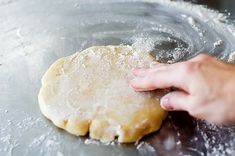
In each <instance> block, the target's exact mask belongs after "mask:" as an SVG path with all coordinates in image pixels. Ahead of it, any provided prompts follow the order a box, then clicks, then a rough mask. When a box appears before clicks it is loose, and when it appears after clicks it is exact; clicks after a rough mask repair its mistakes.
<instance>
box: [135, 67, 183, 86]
mask: <svg viewBox="0 0 235 156" xmlns="http://www.w3.org/2000/svg"><path fill="white" fill-rule="evenodd" d="M181 68H182V65H181V64H180V63H179V64H174V65H169V64H161V63H159V64H156V65H155V67H154V68H148V69H135V70H133V74H134V75H135V78H134V79H133V80H132V81H131V82H130V85H131V86H132V87H133V88H134V89H135V90H136V91H149V90H154V89H161V88H170V87H177V88H181V89H186V88H185V80H184V79H186V75H185V74H184V72H181V71H182V69H181Z"/></svg>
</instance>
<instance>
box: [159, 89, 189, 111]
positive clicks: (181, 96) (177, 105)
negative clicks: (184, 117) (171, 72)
mask: <svg viewBox="0 0 235 156" xmlns="http://www.w3.org/2000/svg"><path fill="white" fill-rule="evenodd" d="M188 99H189V95H188V94H187V93H185V92H183V91H174V92H170V93H168V94H167V95H165V96H164V97H162V98H161V107H162V108H163V109H165V110H168V111H188V107H187V106H188V104H189V103H188Z"/></svg>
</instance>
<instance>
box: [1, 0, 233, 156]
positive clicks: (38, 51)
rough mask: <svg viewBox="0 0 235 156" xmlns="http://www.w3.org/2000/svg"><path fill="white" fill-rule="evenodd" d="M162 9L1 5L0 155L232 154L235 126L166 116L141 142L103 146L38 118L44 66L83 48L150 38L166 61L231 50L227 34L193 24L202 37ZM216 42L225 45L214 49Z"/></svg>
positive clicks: (8, 1) (38, 1) (18, 1)
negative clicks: (221, 40)
mask: <svg viewBox="0 0 235 156" xmlns="http://www.w3.org/2000/svg"><path fill="white" fill-rule="evenodd" d="M91 2H93V3H91ZM166 10H167V7H163V6H161V5H159V4H158V3H147V2H128V3H119V1H112V2H111V1H109V3H105V2H104V1H103V3H99V2H97V1H96V2H95V1H81V0H80V1H75V0H68V1H63V0H57V1H47V0H34V1H26V0H2V1H0V22H1V23H0V119H1V123H0V128H1V129H0V130H1V131H0V155H4V156H5V155H15V156H18V155H21V156H31V155H35V156H36V155H45V156H47V155H48V156H51V155H57V156H63V155H64V156H67V155H68V156H70V155H79V156H84V155H86V156H92V155H100V156H101V155H102V156H105V155H107V156H110V155H120V156H128V155H130V156H132V155H147V156H155V155H195V156H198V155H213V152H214V153H215V155H216V154H217V155H223V154H224V155H235V154H234V151H235V149H234V147H235V146H234V142H235V135H234V134H235V128H234V127H233V126H230V127H217V126H214V125H210V124H206V123H204V122H201V121H195V120H193V119H191V118H190V117H189V116H188V115H187V114H185V113H182V112H179V113H172V114H170V116H169V118H168V119H167V120H166V121H165V122H164V124H163V127H162V129H161V130H160V131H159V132H157V133H154V134H151V135H149V136H147V137H145V138H144V139H143V140H142V141H144V142H140V143H139V144H137V145H134V144H124V145H119V144H114V145H105V144H102V143H100V142H98V141H91V140H87V137H75V136H72V135H70V134H68V133H66V132H64V131H63V130H60V129H57V128H56V127H55V126H53V124H52V123H51V122H50V121H48V120H47V119H45V118H44V117H43V116H42V115H41V113H40V111H39V107H38V102H37V94H38V90H39V88H40V78H41V77H42V75H43V74H44V72H45V71H46V69H47V68H48V67H49V65H50V64H51V63H53V62H54V61H55V60H56V59H58V58H60V57H63V56H67V55H70V54H72V53H74V52H76V51H81V50H82V49H85V48H87V47H89V46H93V45H108V44H113V45H117V44H131V43H132V42H133V40H135V39H138V38H141V37H146V38H151V39H153V40H155V45H156V46H155V51H154V53H158V55H160V56H161V60H162V61H165V62H167V61H169V60H174V61H179V60H183V59H187V58H188V57H192V56H193V55H195V54H197V53H199V52H201V51H205V50H206V51H209V52H210V53H211V54H213V55H215V56H218V57H221V58H223V59H228V55H229V53H230V52H232V51H234V50H235V47H234V45H233V44H232V43H235V42H234V41H235V39H234V36H232V35H231V34H226V33H228V32H226V30H224V31H225V32H223V31H222V32H221V33H214V32H217V31H218V30H217V29H211V28H210V27H208V26H207V24H205V23H203V22H200V20H199V19H198V22H199V24H200V25H202V26H203V29H206V32H205V35H204V36H200V35H198V34H199V32H197V31H195V30H194V29H193V28H192V27H191V26H190V25H189V24H187V22H186V21H184V19H183V18H184V17H181V16H180V17H179V16H177V14H178V15H180V14H185V13H182V12H180V11H178V10H177V9H175V10H174V9H170V10H167V11H166ZM173 15H174V16H173ZM186 15H187V14H186ZM189 16H191V15H189ZM159 21H160V22H161V23H158V22H159ZM160 24H162V25H163V26H165V27H168V28H169V29H166V30H165V29H163V28H162V27H161V26H160ZM172 26H174V27H172ZM170 30H172V31H170ZM183 30H184V31H183ZM177 32H178V33H177ZM192 36H193V39H191V38H192ZM219 39H223V41H224V43H223V44H222V45H220V46H218V47H217V48H215V47H213V43H214V42H216V41H218V40H219ZM204 41H206V42H204ZM204 44H205V45H204ZM177 48H178V50H179V51H178V52H180V53H177V55H175V53H174V52H175V51H177ZM166 53H167V55H166ZM226 151H227V152H226Z"/></svg>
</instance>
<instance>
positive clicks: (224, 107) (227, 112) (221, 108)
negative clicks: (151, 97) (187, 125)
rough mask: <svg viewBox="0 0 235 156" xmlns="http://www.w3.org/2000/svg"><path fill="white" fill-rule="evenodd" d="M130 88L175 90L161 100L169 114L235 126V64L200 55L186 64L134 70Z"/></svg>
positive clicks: (162, 65)
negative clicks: (180, 113) (189, 116)
mask: <svg viewBox="0 0 235 156" xmlns="http://www.w3.org/2000/svg"><path fill="white" fill-rule="evenodd" d="M133 74H134V76H135V78H134V79H133V80H131V82H130V85H131V86H132V87H133V88H134V89H135V90H136V91H150V90H155V89H164V88H171V87H175V88H178V89H177V91H173V92H170V93H168V94H167V95H165V96H164V97H162V99H161V106H162V108H164V109H166V110H168V111H187V112H188V113H189V114H190V115H192V116H193V117H196V118H199V119H205V120H207V121H209V122H214V123H218V124H225V123H235V65H234V64H230V63H226V62H223V61H219V60H217V59H216V58H213V57H211V56H208V55H205V54H201V55H199V56H197V57H195V58H193V59H191V60H188V61H186V62H180V63H175V64H171V65H169V64H162V63H158V62H155V63H153V64H151V65H150V68H144V69H143V68H142V69H140V68H139V69H135V70H133Z"/></svg>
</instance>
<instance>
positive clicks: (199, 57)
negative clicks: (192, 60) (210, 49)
mask: <svg viewBox="0 0 235 156" xmlns="http://www.w3.org/2000/svg"><path fill="white" fill-rule="evenodd" d="M196 58H197V59H198V60H209V59H211V56H210V55H208V54H199V55H198V56H197V57H196Z"/></svg>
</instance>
